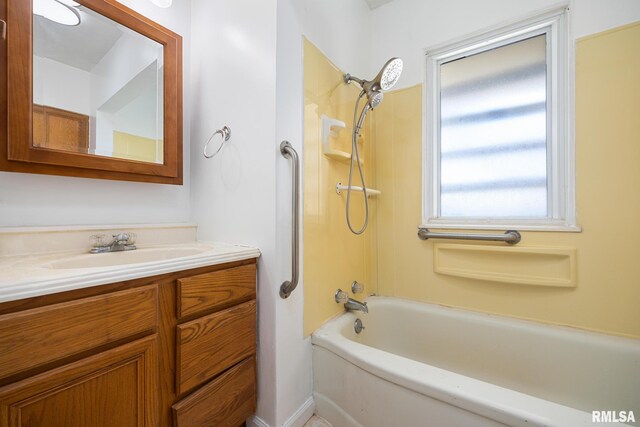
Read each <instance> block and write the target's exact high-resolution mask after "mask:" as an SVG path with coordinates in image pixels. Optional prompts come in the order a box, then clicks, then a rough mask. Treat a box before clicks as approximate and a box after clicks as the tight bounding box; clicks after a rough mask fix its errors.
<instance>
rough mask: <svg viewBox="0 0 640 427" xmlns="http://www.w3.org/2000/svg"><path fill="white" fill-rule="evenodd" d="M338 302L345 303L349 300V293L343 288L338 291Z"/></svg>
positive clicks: (336, 296)
mask: <svg viewBox="0 0 640 427" xmlns="http://www.w3.org/2000/svg"><path fill="white" fill-rule="evenodd" d="M335 298H336V303H338V304H344V303H346V302H347V301H349V294H347V293H346V292H345V291H343V290H342V289H338V290H337V291H336V295H335Z"/></svg>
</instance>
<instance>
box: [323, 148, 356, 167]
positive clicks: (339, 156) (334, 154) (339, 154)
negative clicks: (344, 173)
mask: <svg viewBox="0 0 640 427" xmlns="http://www.w3.org/2000/svg"><path fill="white" fill-rule="evenodd" d="M323 148H324V147H323ZM322 154H324V155H325V156H327V157H328V158H330V159H333V160H337V161H339V162H343V163H349V162H350V161H351V154H349V153H347V152H344V151H340V150H334V149H333V148H329V149H326V150H324V149H323V151H322ZM360 164H361V165H364V160H363V159H360Z"/></svg>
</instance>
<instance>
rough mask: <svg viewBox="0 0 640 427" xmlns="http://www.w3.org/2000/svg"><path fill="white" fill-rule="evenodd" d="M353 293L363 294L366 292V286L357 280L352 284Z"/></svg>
mask: <svg viewBox="0 0 640 427" xmlns="http://www.w3.org/2000/svg"><path fill="white" fill-rule="evenodd" d="M351 292H353V293H354V294H361V293H362V292H364V285H363V284H362V283H360V282H358V281H356V280H354V281H353V283H352V284H351Z"/></svg>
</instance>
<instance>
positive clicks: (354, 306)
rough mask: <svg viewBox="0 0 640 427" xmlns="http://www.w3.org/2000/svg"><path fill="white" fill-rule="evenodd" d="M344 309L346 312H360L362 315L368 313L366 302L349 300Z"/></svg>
mask: <svg viewBox="0 0 640 427" xmlns="http://www.w3.org/2000/svg"><path fill="white" fill-rule="evenodd" d="M344 308H346V309H347V311H362V312H363V313H369V307H367V303H366V302H360V301H358V300H355V299H353V298H349V299H348V300H347V302H345V303H344Z"/></svg>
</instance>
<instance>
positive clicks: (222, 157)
mask: <svg viewBox="0 0 640 427" xmlns="http://www.w3.org/2000/svg"><path fill="white" fill-rule="evenodd" d="M191 19H192V36H193V45H192V54H193V57H192V93H193V95H194V96H193V100H192V111H193V116H192V120H191V123H192V128H191V130H192V133H191V134H192V136H193V143H192V144H193V152H192V159H191V160H192V163H191V165H192V170H191V176H192V194H191V202H192V216H191V218H192V220H193V221H195V222H197V223H198V238H199V239H200V240H218V241H227V242H232V243H241V244H249V245H255V246H257V247H259V248H260V250H261V251H262V256H261V258H260V259H259V261H258V321H259V323H258V324H259V347H258V376H259V377H258V396H259V400H258V415H259V416H260V418H261V419H262V420H264V421H265V422H266V423H267V424H268V425H270V426H275V425H276V407H277V404H278V395H277V388H276V375H277V372H276V349H278V351H281V347H280V346H279V342H278V333H279V331H277V329H276V299H277V298H278V292H277V289H278V286H279V285H278V279H280V275H279V274H278V272H277V265H278V262H277V257H278V256H277V254H276V247H275V241H276V230H275V224H276V206H275V200H276V177H275V167H276V155H277V150H276V139H275V135H276V133H275V102H276V93H275V81H276V80H275V79H276V77H275V72H276V0H260V1H251V0H219V1H211V0H193V2H192V16H191ZM225 125H226V126H229V127H230V128H231V139H230V141H229V142H228V143H227V144H226V145H225V147H224V149H223V150H222V151H221V152H220V154H219V155H218V156H217V157H215V158H213V159H211V160H206V159H205V158H204V157H203V155H202V148H203V145H204V142H205V141H206V139H207V138H208V137H209V135H211V134H212V133H213V132H214V131H215V130H216V129H221V128H222V127H223V126H225Z"/></svg>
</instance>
